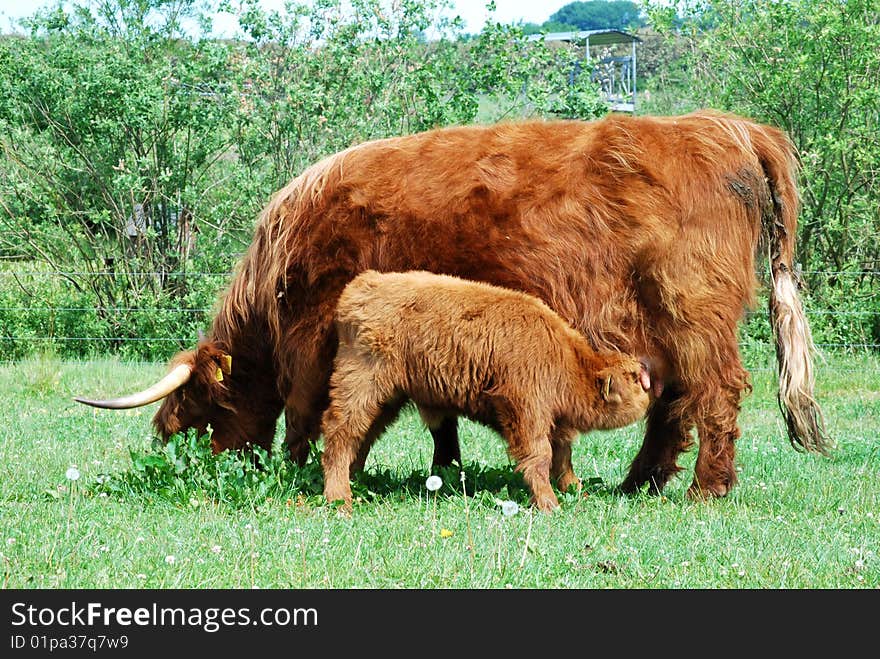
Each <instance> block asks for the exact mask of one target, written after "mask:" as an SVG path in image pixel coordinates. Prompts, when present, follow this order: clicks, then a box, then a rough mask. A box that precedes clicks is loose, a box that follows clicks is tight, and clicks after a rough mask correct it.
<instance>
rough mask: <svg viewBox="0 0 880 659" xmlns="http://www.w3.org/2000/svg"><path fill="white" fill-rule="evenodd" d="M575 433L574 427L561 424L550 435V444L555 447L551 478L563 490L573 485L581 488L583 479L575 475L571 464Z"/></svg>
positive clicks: (578, 488)
mask: <svg viewBox="0 0 880 659" xmlns="http://www.w3.org/2000/svg"><path fill="white" fill-rule="evenodd" d="M574 435H575V431H574V430H573V429H571V428H568V427H561V426H557V427H556V428H554V429H553V432H552V433H551V435H550V444H551V447H552V449H553V460H552V462H551V464H550V478H553V479H554V480H555V481H556V487H558V488H559V490H560V491H561V492H566V491H568V488H569V487H571V486H572V485H574V486H575V488H576V489H577V490H580V489H581V479H580V478H578V477H577V475H575V473H574V469H573V468H572V465H571V443H572V441H573V440H574Z"/></svg>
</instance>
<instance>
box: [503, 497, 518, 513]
mask: <svg viewBox="0 0 880 659" xmlns="http://www.w3.org/2000/svg"><path fill="white" fill-rule="evenodd" d="M501 512H502V514H503V515H504V516H505V517H512V516H513V515H516V514H517V513H518V512H519V504H518V503H517V502H516V501H502V502H501Z"/></svg>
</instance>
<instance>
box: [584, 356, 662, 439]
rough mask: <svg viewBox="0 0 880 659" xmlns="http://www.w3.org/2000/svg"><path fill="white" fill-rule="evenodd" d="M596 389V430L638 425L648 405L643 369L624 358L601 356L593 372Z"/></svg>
mask: <svg viewBox="0 0 880 659" xmlns="http://www.w3.org/2000/svg"><path fill="white" fill-rule="evenodd" d="M596 389H597V390H598V396H597V399H596V410H597V412H598V414H597V425H596V427H597V428H599V429H605V430H607V429H611V428H620V427H621V426H626V425H629V424H630V423H633V422H635V421H638V420H639V419H641V418H642V417H643V416H645V413H646V412H647V411H648V405H649V404H650V402H651V399H650V396H649V395H648V392H649V391H650V389H651V379H650V376H649V375H648V371H647V369H646V368H645V365H644V364H643V363H642V362H640V361H639V360H638V359H635V358H633V357H628V356H626V355H616V354H614V355H603V366H602V367H601V368H600V369H599V370H598V371H597V372H596Z"/></svg>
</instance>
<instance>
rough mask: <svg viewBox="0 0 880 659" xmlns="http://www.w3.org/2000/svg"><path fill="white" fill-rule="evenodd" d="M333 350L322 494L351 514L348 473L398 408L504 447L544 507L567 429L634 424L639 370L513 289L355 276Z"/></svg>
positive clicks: (643, 389)
mask: <svg viewBox="0 0 880 659" xmlns="http://www.w3.org/2000/svg"><path fill="white" fill-rule="evenodd" d="M336 332H337V336H338V337H339V350H338V351H337V353H336V359H335V362H334V367H333V375H332V376H331V378H330V405H329V407H328V408H327V411H326V412H324V418H323V429H324V455H323V459H322V464H323V468H324V496H325V497H326V498H327V500H328V501H335V500H337V499H342V500H343V501H344V502H345V508H346V509H349V510H350V508H351V487H350V485H349V482H348V481H349V471H350V469H351V467H352V466H353V465H354V463H355V462H356V460H357V459H358V456H361V457H362V459H365V456H366V452H367V451H368V450H369V448H370V445H371V444H372V443H373V442H375V441H376V439H378V438H379V436H380V435H381V434H382V431H383V430H384V429H385V428H386V426H387V425H388V424H389V423H391V422H392V421H393V420H394V419H395V418H396V417H397V414H398V413H399V412H400V408H401V407H402V406H403V404H404V403H405V402H406V401H407V400H412V401H414V402H415V403H416V405H417V406H418V407H419V410H420V411H421V412H422V415H423V417H426V416H427V417H429V418H430V417H438V416H439V417H448V416H451V415H459V414H464V415H465V416H467V417H469V418H471V419H474V420H475V421H479V422H481V423H484V424H486V425H489V426H491V427H492V428H494V429H495V430H497V431H498V432H499V433H501V435H502V436H503V437H504V439H505V440H506V441H507V446H508V452H509V453H510V456H511V458H513V459H514V460H515V461H516V464H517V467H516V469H517V471H520V472H522V475H523V480H525V482H526V484H527V485H528V486H529V488H530V489H531V491H532V502H533V503H534V504H535V505H536V506H537V507H538V508H539V509H540V510H543V511H550V510H552V509H553V508H556V507H557V506H558V505H559V502H558V501H557V500H556V495H555V494H553V490H552V488H551V487H550V478H551V477H552V478H555V479H557V482H558V485H559V488H560V489H562V490H565V489H567V488H568V487H569V486H570V485H574V484H577V485H579V484H580V481H579V480H578V478H577V476H575V474H574V471H572V466H571V443H572V441H573V440H574V438H575V433H576V432H577V431H581V432H586V431H589V430H592V429H603V430H605V429H610V428H619V427H621V426H625V425H627V424H630V423H632V422H634V421H636V420H637V419H639V418H641V417H642V416H644V414H645V412H646V410H647V409H648V402H649V398H648V393H647V390H648V389H649V388H650V383H649V381H648V375H647V373H646V371H645V369H644V367H643V366H642V365H641V364H640V362H639V361H638V360H636V359H635V358H633V357H628V356H625V355H621V354H620V353H597V352H596V351H595V350H593V349H592V348H591V347H590V345H589V344H588V343H587V341H586V339H584V337H583V336H581V335H580V334H578V333H577V332H576V331H575V330H573V329H572V328H571V327H569V326H568V325H567V324H566V323H565V321H564V320H562V318H560V317H559V316H558V315H557V314H556V313H554V312H553V311H551V310H550V308H549V307H547V305H546V304H544V303H543V302H541V301H540V300H538V299H537V298H534V297H532V296H531V295H526V294H525V293H521V292H519V291H512V290H509V289H505V288H500V287H498V286H490V285H488V284H483V283H477V282H472V281H465V280H463V279H458V278H457V277H449V276H447V275H435V274H431V273H429V272H421V271H413V272H406V273H387V274H382V273H379V272H376V271H374V270H367V271H366V272H364V273H362V274H360V275H358V276H357V277H356V278H355V279H354V280H353V281H352V282H351V283H350V284H349V285H348V286H346V287H345V290H343V291H342V296H341V297H340V298H339V304H338V306H337V308H336Z"/></svg>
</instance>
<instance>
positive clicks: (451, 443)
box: [419, 406, 461, 467]
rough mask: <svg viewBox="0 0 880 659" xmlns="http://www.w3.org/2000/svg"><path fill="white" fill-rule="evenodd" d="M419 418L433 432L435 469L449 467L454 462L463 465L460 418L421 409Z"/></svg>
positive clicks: (432, 463) (433, 463) (432, 462)
mask: <svg viewBox="0 0 880 659" xmlns="http://www.w3.org/2000/svg"><path fill="white" fill-rule="evenodd" d="M419 416H420V417H421V418H422V422H423V423H424V424H425V425H426V426H427V427H428V430H429V431H430V432H431V438H432V439H433V440H434V459H433V460H432V461H431V465H432V466H434V467H448V466H449V465H451V464H452V463H453V462H457V463H458V464H459V465H461V449H460V447H459V444H458V417H457V416H456V415H454V414H447V413H444V412H440V411H436V410H432V409H429V408H426V407H421V406H420V407H419Z"/></svg>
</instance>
